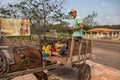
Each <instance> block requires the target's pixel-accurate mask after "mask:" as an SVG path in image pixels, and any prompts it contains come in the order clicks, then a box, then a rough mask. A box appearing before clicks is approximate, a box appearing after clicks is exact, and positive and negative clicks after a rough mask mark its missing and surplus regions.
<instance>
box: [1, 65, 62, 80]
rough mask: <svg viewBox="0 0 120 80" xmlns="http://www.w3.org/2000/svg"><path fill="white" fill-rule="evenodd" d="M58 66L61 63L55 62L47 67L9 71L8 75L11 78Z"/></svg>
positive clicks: (2, 79)
mask: <svg viewBox="0 0 120 80" xmlns="http://www.w3.org/2000/svg"><path fill="white" fill-rule="evenodd" d="M56 67H60V64H53V65H49V66H45V67H38V68H33V69H26V70H23V71H17V72H13V73H8V74H7V76H8V78H9V79H12V78H14V77H17V76H21V75H25V74H30V73H36V72H39V71H43V70H47V69H52V68H56ZM0 80H6V79H4V78H1V79H0Z"/></svg>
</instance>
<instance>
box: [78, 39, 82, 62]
mask: <svg viewBox="0 0 120 80" xmlns="http://www.w3.org/2000/svg"><path fill="white" fill-rule="evenodd" d="M81 48H82V40H81V41H80V45H79V51H78V62H79V61H80V53H81Z"/></svg>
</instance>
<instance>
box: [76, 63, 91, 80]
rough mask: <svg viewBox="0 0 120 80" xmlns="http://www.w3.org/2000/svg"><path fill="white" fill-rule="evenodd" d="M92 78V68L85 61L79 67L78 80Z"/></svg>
mask: <svg viewBox="0 0 120 80" xmlns="http://www.w3.org/2000/svg"><path fill="white" fill-rule="evenodd" d="M90 79H91V69H90V66H89V65H88V64H86V63H83V64H81V65H80V66H79V68H78V80H90Z"/></svg>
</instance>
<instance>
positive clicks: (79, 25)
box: [68, 9, 83, 39]
mask: <svg viewBox="0 0 120 80" xmlns="http://www.w3.org/2000/svg"><path fill="white" fill-rule="evenodd" d="M69 14H70V15H71V16H72V17H73V18H74V22H73V26H72V27H69V28H68V30H69V31H70V32H72V36H73V37H76V38H80V39H81V38H82V35H83V19H82V18H81V17H79V16H78V15H77V11H76V10H75V9H71V10H70V12H69Z"/></svg>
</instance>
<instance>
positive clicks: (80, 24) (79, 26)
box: [68, 23, 83, 31]
mask: <svg viewBox="0 0 120 80" xmlns="http://www.w3.org/2000/svg"><path fill="white" fill-rule="evenodd" d="M82 28H83V23H79V24H78V27H70V28H68V30H70V31H71V30H80V29H82Z"/></svg>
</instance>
